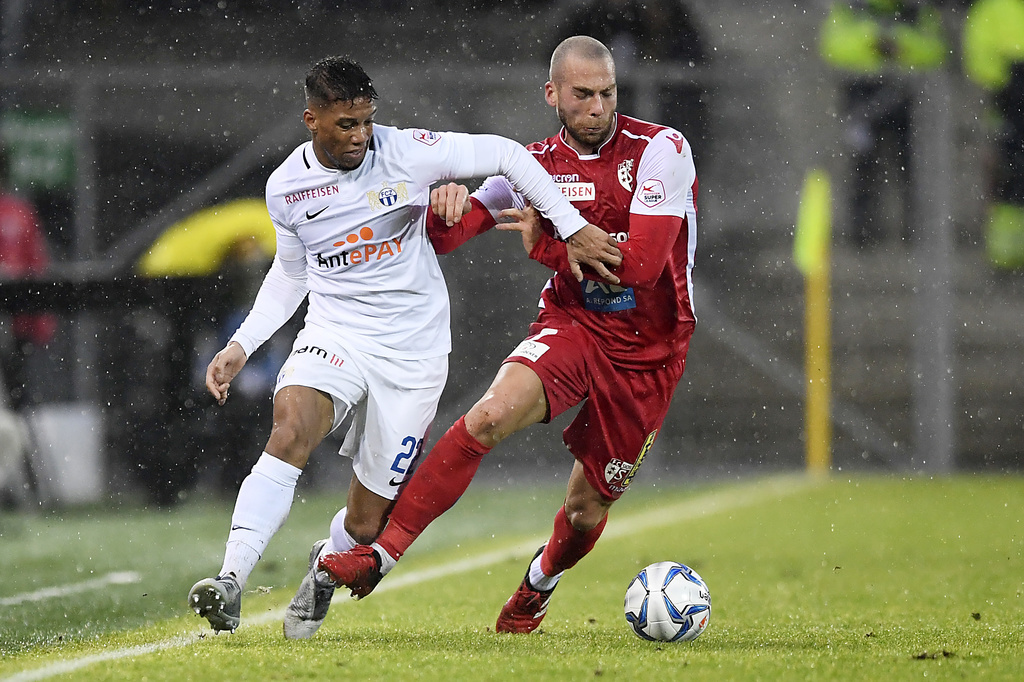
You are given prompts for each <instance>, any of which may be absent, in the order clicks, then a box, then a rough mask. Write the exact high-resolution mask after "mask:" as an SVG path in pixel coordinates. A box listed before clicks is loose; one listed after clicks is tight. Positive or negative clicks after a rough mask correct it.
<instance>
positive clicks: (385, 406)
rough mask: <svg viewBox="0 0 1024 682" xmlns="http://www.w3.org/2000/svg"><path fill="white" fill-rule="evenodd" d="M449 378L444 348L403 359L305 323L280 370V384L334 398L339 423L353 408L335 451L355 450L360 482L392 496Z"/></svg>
mask: <svg viewBox="0 0 1024 682" xmlns="http://www.w3.org/2000/svg"><path fill="white" fill-rule="evenodd" d="M447 379H448V356H447V355H441V356H439V357H434V358H427V359H424V360H400V359H396V358H387V357H381V356H378V355H369V354H367V353H362V352H360V351H357V350H354V349H352V348H348V347H346V346H345V345H343V343H342V342H340V341H339V340H338V339H337V337H335V336H334V335H332V334H329V333H328V332H326V331H324V330H323V329H320V328H319V327H310V326H307V327H305V328H304V329H303V330H302V331H301V332H299V335H298V336H297V337H296V338H295V343H294V344H293V345H292V352H291V354H290V355H289V356H288V359H287V360H285V362H284V365H283V366H282V367H281V371H280V372H279V373H278V375H277V385H276V386H275V387H274V394H275V395H276V394H277V392H278V391H280V390H281V389H282V388H284V387H285V386H306V387H309V388H315V389H317V390H320V391H323V392H324V393H327V394H328V395H330V396H331V397H332V398H333V400H334V424H333V426H332V427H331V430H332V431H333V430H334V429H337V428H338V427H339V426H341V424H342V423H343V422H344V421H345V419H346V418H347V417H348V416H349V415H350V414H351V415H352V423H351V425H350V426H349V429H348V433H346V434H345V441H344V443H342V446H341V450H340V453H341V454H342V455H345V456H346V457H351V458H352V468H353V471H354V472H355V475H356V477H357V478H358V479H359V482H360V483H362V484H363V485H364V486H365V487H366V488H367V489H368V490H370V491H371V492H374V493H376V494H378V495H380V496H381V497H385V498H387V499H389V500H393V499H395V497H397V496H398V487H399V486H400V485H401V484H402V482H403V481H404V480H405V477H406V476H407V475H408V473H409V472H410V471H411V469H412V464H413V462H415V460H416V458H417V457H418V456H419V454H420V452H421V451H422V449H423V441H424V440H425V439H426V437H427V434H428V432H429V429H430V424H431V422H432V421H433V420H434V415H435V414H436V413H437V403H438V401H439V400H440V399H441V391H442V390H443V389H444V384H445V381H447Z"/></svg>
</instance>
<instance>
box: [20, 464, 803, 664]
mask: <svg viewBox="0 0 1024 682" xmlns="http://www.w3.org/2000/svg"><path fill="white" fill-rule="evenodd" d="M815 483H816V481H815V480H814V479H810V478H807V477H805V476H777V477H772V478H765V479H759V480H758V481H756V482H754V483H751V484H747V485H740V486H736V487H732V488H728V489H726V490H720V491H716V492H712V493H708V494H706V495H701V496H699V497H695V498H693V499H690V500H686V501H685V502H680V503H678V504H674V505H670V506H667V507H662V508H660V509H656V510H652V511H648V512H642V513H638V514H633V515H630V516H623V517H618V518H612V519H609V521H608V526H607V527H606V528H605V530H604V533H602V534H601V537H602V538H616V537H622V536H623V535H628V534H631V533H636V532H639V531H644V530H649V529H651V528H657V527H659V526H669V525H672V524H675V523H679V522H680V521H688V520H693V519H696V518H700V517H703V516H710V515H712V514H716V513H719V512H722V511H731V510H734V509H741V508H743V507H749V506H751V505H755V504H759V503H761V502H764V501H767V500H769V499H772V498H776V497H780V496H785V495H789V494H792V493H795V492H798V491H800V490H805V489H807V488H809V487H811V486H812V485H814V484H815ZM546 539H547V538H535V539H533V540H528V541H526V542H521V543H518V544H515V545H511V546H506V547H504V548H502V549H500V550H495V551H493V552H485V553H483V554H477V555H475V556H470V557H466V558H465V559H459V560H457V561H450V562H448V563H445V564H440V565H438V566H432V567H428V568H421V569H419V570H415V571H409V572H408V573H400V574H397V575H394V576H393V577H391V578H389V579H387V580H386V581H384V582H383V583H381V584H380V587H378V588H377V589H376V590H374V591H375V592H377V593H380V592H387V591H391V590H398V589H401V588H403V587H409V586H410V585H416V584H418V583H422V582H427V581H428V580H434V579H436V578H441V577H445V576H452V575H454V574H457V573H466V572H469V571H473V570H476V569H478V568H484V567H486V566H493V565H494V564H498V563H501V562H503V561H508V560H510V559H516V558H519V557H522V556H525V555H531V554H533V553H534V552H536V551H537V547H538V546H539V545H540V543H542V542H544V540H546ZM283 617H284V609H283V608H280V609H274V610H271V611H266V612H264V613H261V614H259V615H255V616H251V617H247V618H246V619H245V620H244V621H243V625H246V626H255V625H266V624H267V623H270V622H274V621H280V620H281V619H282V618H283ZM200 634H205V630H204V631H201V632H197V633H194V634H191V635H184V636H181V637H175V638H173V639H167V640H164V641H162V642H154V643H152V644H142V645H139V646H132V647H122V648H120V649H114V650H113V651H109V652H106V653H101V654H92V655H89V656H82V657H81V658H70V659H66V660H62V661H57V662H55V663H51V664H49V665H45V666H43V667H41V668H36V669H35V670H26V671H23V672H20V673H17V674H15V675H12V676H11V677H5V678H3V680H0V682H30V681H32V680H43V679H46V678H48V677H53V676H54V675H61V674H64V673H69V672H73V671H75V670H78V669H80V668H84V667H86V666H89V665H92V664H93V663H102V662H103V661H114V660H118V659H122V658H135V657H138V656H143V655H146V654H151V653H155V652H157V651H164V650H165V649H172V648H179V647H186V646H191V645H193V644H195V643H197V642H199V641H200Z"/></svg>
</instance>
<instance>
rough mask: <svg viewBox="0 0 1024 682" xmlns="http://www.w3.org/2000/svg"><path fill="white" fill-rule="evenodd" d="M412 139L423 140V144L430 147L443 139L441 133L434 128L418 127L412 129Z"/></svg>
mask: <svg viewBox="0 0 1024 682" xmlns="http://www.w3.org/2000/svg"><path fill="white" fill-rule="evenodd" d="M412 139H414V140H416V141H417V142H422V143H423V144H425V145H427V146H428V147H430V146H433V145H434V144H435V143H436V142H437V141H438V140H440V139H441V134H440V133H435V132H434V131H432V130H421V129H416V130H414V131H412Z"/></svg>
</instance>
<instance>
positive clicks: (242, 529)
mask: <svg viewBox="0 0 1024 682" xmlns="http://www.w3.org/2000/svg"><path fill="white" fill-rule="evenodd" d="M301 473H302V469H299V468H298V467H294V466H292V465H291V464H288V463H287V462H285V461H283V460H280V459H278V458H277V457H274V456H273V455H269V454H267V453H266V452H264V453H263V454H262V455H260V458H259V460H258V461H257V462H256V464H255V465H254V466H253V468H252V472H251V473H250V474H249V475H248V476H246V477H245V480H244V481H242V485H241V487H240V488H239V489H238V498H237V499H236V500H235V511H234V513H232V515H231V532H230V533H228V541H227V548H226V550H225V552H224V565H223V566H222V567H221V569H220V575H226V574H228V573H233V574H234V576H235V580H237V581H238V586H239V587H241V588H243V589H244V588H245V583H246V582H247V581H248V580H249V574H250V573H252V569H253V568H254V567H255V566H256V562H257V561H259V558H260V557H261V556H262V555H263V550H265V549H266V548H267V543H268V542H270V538H271V537H273V535H274V533H276V532H277V531H278V529H279V528H281V525H282V524H284V522H285V519H287V518H288V512H289V511H290V510H291V508H292V498H293V497H294V496H295V483H296V482H297V481H298V480H299V475H300V474H301Z"/></svg>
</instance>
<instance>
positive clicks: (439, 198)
mask: <svg viewBox="0 0 1024 682" xmlns="http://www.w3.org/2000/svg"><path fill="white" fill-rule="evenodd" d="M430 209H431V210H432V211H433V212H434V215H436V216H437V217H438V218H441V219H442V220H444V222H445V224H446V225H448V227H451V226H452V225H454V224H455V223H457V222H459V221H460V220H462V216H464V215H466V214H467V213H469V212H470V211H471V210H473V205H472V204H471V203H469V190H468V189H466V186H465V185H460V184H458V183H455V182H449V183H448V184H447V185H441V186H440V187H435V188H434V189H432V190H430Z"/></svg>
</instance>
